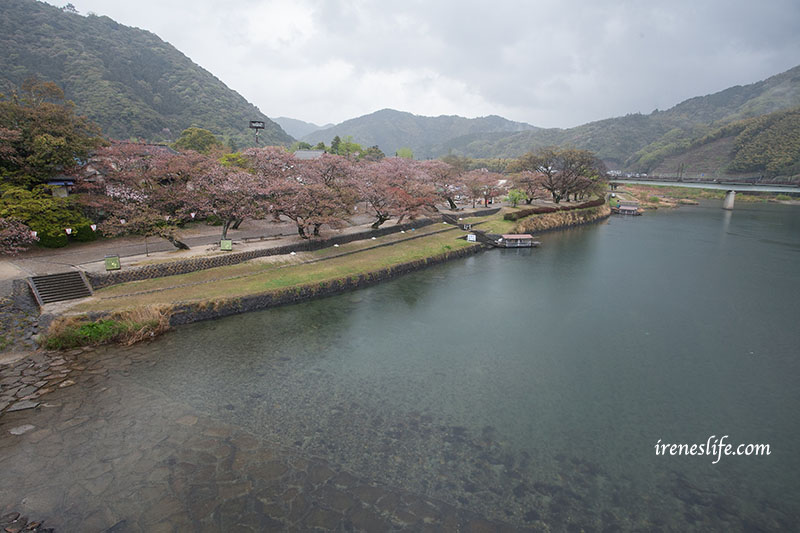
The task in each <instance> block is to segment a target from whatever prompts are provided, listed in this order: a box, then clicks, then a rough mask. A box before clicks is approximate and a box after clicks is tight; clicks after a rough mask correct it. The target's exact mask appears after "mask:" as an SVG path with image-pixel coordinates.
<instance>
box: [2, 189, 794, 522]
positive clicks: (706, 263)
mask: <svg viewBox="0 0 800 533" xmlns="http://www.w3.org/2000/svg"><path fill="white" fill-rule="evenodd" d="M540 240H541V241H542V247H541V248H538V249H533V250H491V251H487V252H485V253H482V254H479V255H477V256H473V257H470V258H467V259H464V260H460V261H456V262H452V263H449V264H445V265H440V266H437V267H433V268H430V269H428V270H425V271H421V272H418V273H414V274H411V275H408V276H405V277H403V278H401V279H399V280H396V281H393V282H390V283H386V284H384V285H380V286H376V287H372V288H368V289H365V290H361V291H358V292H353V293H348V294H344V295H341V296H337V297H332V298H327V299H323V300H319V301H314V302H308V303H304V304H300V305H294V306H288V307H283V308H279V309H273V310H268V311H264V312H258V313H252V314H247V315H241V316H234V317H229V318H227V319H223V320H218V321H215V322H207V323H198V324H193V325H190V326H186V327H182V328H179V329H178V330H177V331H174V332H172V333H169V334H167V335H166V336H165V337H163V338H162V339H159V340H157V341H155V342H153V343H151V344H148V345H142V346H138V347H134V348H131V349H125V350H121V349H118V348H113V349H103V350H98V351H96V352H91V353H89V354H84V355H83V356H81V357H82V358H83V359H82V361H81V364H82V365H83V366H85V367H87V368H88V370H89V371H91V370H92V369H94V372H95V373H94V374H93V375H91V376H87V375H84V376H83V378H82V379H81V380H80V381H79V382H78V383H77V384H76V385H75V386H73V387H69V388H66V389H64V390H59V391H57V392H56V393H54V395H53V399H52V400H51V403H52V407H51V408H50V409H48V408H44V409H40V410H38V411H37V412H36V413H32V412H29V413H28V414H25V415H24V418H23V415H21V414H19V416H18V417H17V418H12V419H9V420H10V421H9V420H3V421H1V422H2V427H3V429H6V428H7V427H8V426H9V425H10V424H17V423H22V422H23V421H25V422H29V423H30V424H32V425H34V426H36V427H37V428H42V429H39V431H38V432H37V433H38V434H39V435H40V437H39V438H38V439H34V438H32V437H28V436H29V435H35V434H37V433H34V432H32V433H27V434H26V435H23V436H22V437H10V436H8V432H7V431H3V436H2V437H0V452H2V454H3V456H4V457H5V459H4V460H3V461H2V462H0V466H6V467H8V468H7V470H6V474H4V476H3V478H4V481H3V487H0V505H5V506H6V507H8V508H9V509H10V508H13V507H18V508H19V507H22V508H24V510H25V511H26V512H29V513H30V514H32V515H38V516H41V517H43V518H47V519H48V521H49V522H48V523H53V524H55V525H61V526H63V527H65V528H67V529H66V530H74V529H75V528H77V527H87V526H86V524H87V523H88V524H95V523H96V524H100V525H103V527H109V526H112V525H114V524H117V527H118V529H116V530H115V531H126V530H131V531H138V530H149V529H151V526H150V525H149V524H158V525H159V526H163V527H164V528H165V529H166V528H169V527H174V528H177V529H178V530H184V529H195V530H196V529H210V530H214V529H225V528H226V527H228V526H226V524H251V525H252V527H253V528H254V529H259V528H265V527H266V528H268V529H269V528H282V527H287V525H288V524H292V525H295V526H297V527H300V529H305V528H308V527H311V526H313V525H317V526H322V527H326V528H333V529H337V528H338V529H348V528H356V529H359V528H363V529H388V528H394V529H410V530H419V529H421V528H422V527H423V526H424V525H428V526H432V527H434V528H436V529H440V528H441V529H448V527H450V526H452V527H455V526H454V524H459V523H460V524H461V525H462V526H463V525H464V524H466V523H467V522H469V523H470V524H473V523H474V524H478V523H483V524H484V525H487V524H488V525H487V526H486V527H489V528H490V529H501V528H503V527H508V528H510V529H523V528H526V527H531V528H534V529H536V528H548V527H549V528H550V529H552V530H576V531H578V530H580V529H584V530H590V529H594V530H605V531H627V530H655V529H662V530H669V531H688V530H697V531H705V530H720V531H722V530H751V529H755V528H762V529H764V530H781V529H791V527H793V525H794V524H796V523H798V522H799V521H800V503H798V502H800V482H798V474H800V418H798V416H797V412H798V408H800V389H799V388H798V387H797V383H798V378H800V359H798V346H800V328H798V326H797V323H798V318H797V317H798V316H800V208H798V207H796V206H783V205H773V204H744V203H739V204H738V205H737V206H736V210H735V211H724V210H722V209H720V207H719V204H718V203H714V202H710V203H708V204H702V205H700V206H691V207H681V208H680V209H677V210H659V211H654V212H647V213H646V214H645V215H644V216H641V217H634V218H623V217H612V218H611V219H609V220H608V221H606V222H603V223H600V224H597V225H592V226H586V227H582V228H576V229H572V230H568V231H560V232H553V233H547V234H544V235H542V236H541V237H540ZM118 359H121V360H122V361H123V363H120V362H119V360H118ZM84 374H85V373H84ZM15 415H18V414H17V413H15ZM6 417H7V418H8V415H6ZM76 419H77V420H78V421H79V423H74V422H73V421H74V420H76ZM75 427H78V428H81V427H82V428H83V430H82V431H76V430H75ZM43 431H44V433H43V434H42V432H43ZM723 436H727V437H726V440H725V441H724V442H725V443H730V444H733V445H734V449H736V447H737V445H738V444H740V443H743V444H751V443H752V444H758V443H763V444H768V445H769V449H770V455H768V456H754V455H751V456H725V455H723V456H722V457H721V458H719V460H717V459H718V457H717V456H716V455H695V456H685V455H683V456H671V455H669V453H667V454H666V455H665V454H664V453H661V454H657V453H656V445H657V444H658V443H659V441H660V442H661V443H666V444H673V443H675V444H688V445H691V444H706V443H708V442H709V439H710V441H711V442H712V443H713V442H714V439H715V438H720V437H723ZM14 439H16V440H14ZM23 439H27V440H23ZM55 450H58V451H55ZM203 454H205V455H203ZM715 461H716V464H715V463H714V462H715ZM98 464H99V465H101V466H102V467H101V468H99V467H98V466H97V465H98ZM265 464H266V465H272V466H270V468H268V469H266V470H265V468H264V466H263V465H265ZM309 464H311V465H312V466H313V465H315V464H316V465H317V466H318V467H319V469H322V468H324V471H325V472H329V474H328V475H327V477H326V476H325V475H322V476H321V477H320V476H317V474H315V472H317V470H315V469H314V468H316V467H313V468H312V466H309ZM181 465H188V466H184V467H181ZM209 465H211V466H209ZM320 465H323V466H320ZM87 472H89V473H88V474H87ZM345 474H346V475H347V476H350V477H349V478H348V479H349V480H350V481H341V480H340V481H338V482H337V481H336V480H337V479H339V477H335V476H342V475H345ZM315 476H316V477H315ZM103 477H105V478H106V481H105V482H102V483H99V484H98V482H97V480H98V479H100V478H103ZM315 480H316V481H315ZM354 480H355V481H354ZM270 483H272V484H270ZM230 486H235V487H237V488H236V490H232V489H225V487H230ZM12 487H13V488H12ZM70 487H73V488H70ZM74 487H81V488H80V489H76V488H74ZM209 487H213V488H209ZM287 487H288V488H287ZM367 489H369V490H367ZM292 491H294V492H292ZM359 491H360V492H359ZM365 491H366V492H365ZM370 491H371V492H370ZM287 494H288V496H287ZM304 494H305V496H304ZM143 495H144V496H143ZM298 499H302V500H303V501H304V502H305V504H304V505H305V506H303V505H300V504H297V503H296V502H297V501H298ZM165 500H167V501H171V502H172V501H173V500H174V502H173V503H171V504H170V505H169V506H167V507H168V508H167V509H166V510H162V509H161V508H162V507H164V506H165V505H166V504H165V503H163V502H164V501H165ZM136 502H140V503H136ZM148 502H149V503H148ZM198 502H200V503H198ZM231 502H235V505H234V504H233V503H231ZM276 502H277V503H276ZM382 502H389V503H386V505H383V503H382ZM154 506H155V508H156V509H157V510H156V511H154V510H153V509H154ZM421 506H427V507H426V508H427V509H429V514H428V515H425V511H421V510H420V509H421V508H422V507H421ZM297 509H299V510H298V511H297V512H296V513H295V514H292V513H294V512H295V511H296V510H297ZM320 509H321V510H323V511H325V513H329V514H325V513H323V511H320ZM430 509H434V511H431V510H430ZM367 512H369V513H372V514H370V515H369V516H367V515H365V514H364V513H367ZM154 515H155V516H154ZM162 515H163V516H162ZM365 517H366V518H365ZM370 517H371V519H373V520H374V521H373V522H369V520H368V518H370ZM92 520H94V521H95V522H92ZM448 520H449V522H448ZM87 521H89V522H87ZM459 521H461V522H459ZM481 521H483V522H481ZM448 524H449V526H448ZM81 525H83V526H81Z"/></svg>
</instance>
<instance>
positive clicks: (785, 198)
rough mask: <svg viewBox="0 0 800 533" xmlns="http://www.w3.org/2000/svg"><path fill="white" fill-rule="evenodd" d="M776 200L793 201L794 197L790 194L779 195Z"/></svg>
mask: <svg viewBox="0 0 800 533" xmlns="http://www.w3.org/2000/svg"><path fill="white" fill-rule="evenodd" d="M775 199H776V200H780V201H781V202H786V201H788V200H791V199H792V197H791V196H789V195H788V194H779V195H778V196H776V197H775Z"/></svg>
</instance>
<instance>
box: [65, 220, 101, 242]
mask: <svg viewBox="0 0 800 533" xmlns="http://www.w3.org/2000/svg"><path fill="white" fill-rule="evenodd" d="M70 237H71V238H72V240H74V241H76V242H91V241H94V240H97V232H96V231H94V230H92V226H91V225H90V224H80V225H78V226H75V227H74V228H73V229H72V235H70Z"/></svg>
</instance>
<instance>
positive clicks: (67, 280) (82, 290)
mask: <svg viewBox="0 0 800 533" xmlns="http://www.w3.org/2000/svg"><path fill="white" fill-rule="evenodd" d="M28 283H29V285H30V287H31V290H32V291H33V294H34V296H35V297H36V301H37V303H38V304H39V306H43V305H45V304H49V303H53V302H61V301H64V300H74V299H76V298H85V297H87V296H91V295H92V289H91V288H90V287H89V284H88V283H87V282H86V278H85V277H84V275H83V272H80V271H77V270H73V271H70V272H59V273H58V274H50V275H47V276H33V277H30V278H28Z"/></svg>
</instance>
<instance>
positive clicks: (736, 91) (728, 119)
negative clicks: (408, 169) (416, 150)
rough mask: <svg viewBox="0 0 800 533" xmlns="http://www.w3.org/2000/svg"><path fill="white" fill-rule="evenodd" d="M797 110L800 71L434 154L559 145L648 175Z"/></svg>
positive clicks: (486, 153)
mask: <svg viewBox="0 0 800 533" xmlns="http://www.w3.org/2000/svg"><path fill="white" fill-rule="evenodd" d="M796 106H800V66H798V67H795V68H793V69H791V70H788V71H786V72H784V73H782V74H778V75H776V76H772V77H771V78H768V79H766V80H764V81H760V82H757V83H753V84H750V85H745V86H736V87H731V88H729V89H726V90H724V91H721V92H718V93H714V94H711V95H707V96H700V97H696V98H691V99H689V100H686V101H684V102H682V103H680V104H678V105H676V106H675V107H673V108H671V109H669V110H666V111H658V110H656V111H654V112H652V113H650V114H649V115H642V114H632V115H626V116H624V117H617V118H610V119H605V120H600V121H597V122H591V123H589V124H584V125H582V126H578V127H575V128H570V129H539V130H532V131H524V132H520V133H514V134H510V135H507V134H497V133H493V134H489V135H487V134H482V133H476V134H471V135H465V136H463V137H459V138H455V139H449V140H447V139H442V140H441V142H440V143H439V144H438V145H437V146H436V147H434V148H433V149H432V152H433V153H434V154H436V155H441V154H446V153H454V154H457V155H467V156H471V157H517V156H519V155H521V154H523V153H525V152H527V151H529V150H531V149H534V148H537V147H541V146H547V145H551V144H557V145H562V146H575V147H577V148H583V149H587V150H592V151H594V152H595V153H597V154H598V155H599V156H600V157H601V158H602V159H604V160H605V161H607V162H608V163H609V166H610V167H611V168H623V169H630V170H637V171H644V172H648V171H651V170H653V169H654V168H656V167H658V166H659V165H660V164H661V163H662V162H663V161H664V160H665V159H666V158H667V157H669V156H670V155H674V154H677V153H680V152H682V151H685V150H687V149H688V148H689V147H690V146H692V144H693V142H695V141H697V140H699V139H701V138H703V137H704V136H706V135H708V134H710V133H712V132H714V131H715V130H717V129H719V128H720V127H722V126H724V125H726V124H729V123H732V122H734V121H738V120H741V119H746V118H751V117H756V116H759V115H763V114H766V113H771V112H773V111H779V110H786V109H790V108H793V107H796Z"/></svg>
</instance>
